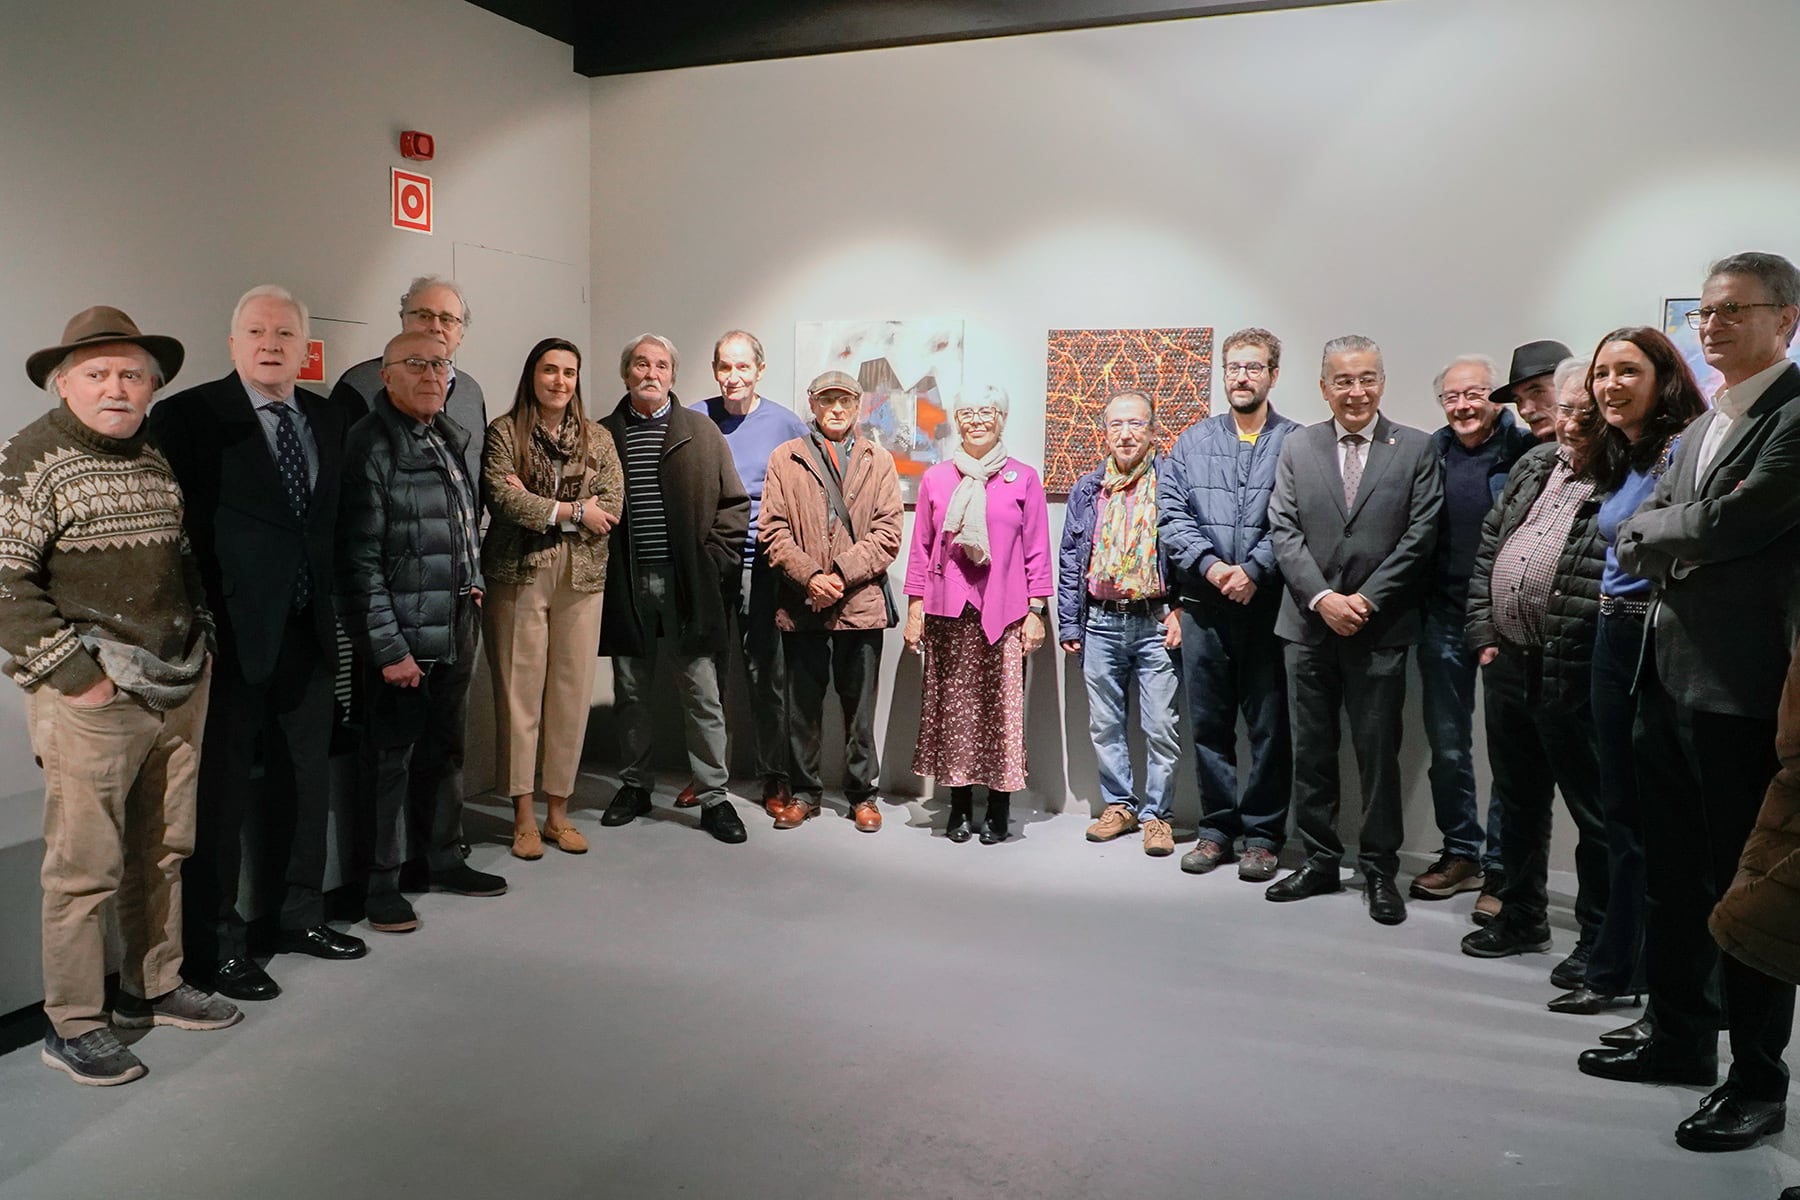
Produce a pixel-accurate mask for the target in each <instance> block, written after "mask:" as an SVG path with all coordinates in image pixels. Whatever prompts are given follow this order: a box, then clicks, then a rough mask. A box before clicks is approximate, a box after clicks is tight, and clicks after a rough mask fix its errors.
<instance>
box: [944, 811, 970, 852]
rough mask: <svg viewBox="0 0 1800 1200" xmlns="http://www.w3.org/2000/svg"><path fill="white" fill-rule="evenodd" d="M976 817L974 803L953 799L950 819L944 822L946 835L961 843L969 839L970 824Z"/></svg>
mask: <svg viewBox="0 0 1800 1200" xmlns="http://www.w3.org/2000/svg"><path fill="white" fill-rule="evenodd" d="M974 819H975V810H974V807H973V806H972V805H968V804H957V803H955V802H954V801H952V802H951V805H950V819H949V821H947V822H946V823H945V824H944V836H945V837H947V838H949V839H950V840H951V841H953V842H955V843H956V844H958V845H961V844H962V843H964V842H966V841H968V840H969V825H970V823H971V822H972V821H973V820H974Z"/></svg>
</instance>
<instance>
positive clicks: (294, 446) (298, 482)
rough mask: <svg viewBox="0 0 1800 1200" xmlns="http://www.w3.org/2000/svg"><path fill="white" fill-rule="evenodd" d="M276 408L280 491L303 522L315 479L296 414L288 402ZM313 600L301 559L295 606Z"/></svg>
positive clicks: (304, 605) (310, 574) (308, 572)
mask: <svg viewBox="0 0 1800 1200" xmlns="http://www.w3.org/2000/svg"><path fill="white" fill-rule="evenodd" d="M271 407H272V408H274V410H275V466H276V469H277V470H279V471H280V472H281V490H282V492H283V493H284V494H285V495H286V496H287V502H288V507H289V508H290V509H292V510H293V513H294V516H295V517H296V518H298V519H299V520H300V521H301V522H302V523H304V522H305V520H306V509H307V506H308V505H309V504H311V503H312V481H311V480H310V479H309V478H308V476H307V470H306V451H305V450H303V449H302V448H301V446H300V431H299V430H298V429H296V428H294V414H293V412H292V410H291V409H289V407H288V405H286V404H276V405H271ZM311 599H312V573H311V572H310V571H308V570H307V568H306V560H305V559H304V558H303V559H301V561H300V572H299V574H298V575H296V576H295V578H294V607H295V608H305V607H306V605H307V602H308V601H310V600H311Z"/></svg>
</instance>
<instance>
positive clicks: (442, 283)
mask: <svg viewBox="0 0 1800 1200" xmlns="http://www.w3.org/2000/svg"><path fill="white" fill-rule="evenodd" d="M434 287H441V288H449V289H450V290H451V291H452V292H455V293H456V302H457V303H458V304H460V305H462V323H463V328H464V329H465V330H466V329H468V328H469V326H471V325H473V324H475V314H474V313H473V312H471V311H470V310H469V298H468V297H467V296H465V295H463V290H462V284H460V283H458V282H456V280H454V279H451V278H450V277H449V276H447V275H421V276H419V277H418V278H417V279H415V280H413V281H412V282H411V283H409V284H407V285H406V294H405V295H403V296H401V297H400V316H401V319H402V320H404V319H405V317H406V310H407V309H409V308H411V307H412V302H413V300H414V299H415V298H416V297H417V296H418V294H419V293H420V292H422V291H424V290H425V289H426V288H434Z"/></svg>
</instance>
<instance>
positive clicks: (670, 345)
mask: <svg viewBox="0 0 1800 1200" xmlns="http://www.w3.org/2000/svg"><path fill="white" fill-rule="evenodd" d="M645 342H649V343H650V344H651V345H652V346H661V347H662V349H663V353H665V354H667V355H668V356H669V382H670V383H671V384H672V383H674V382H675V377H676V376H677V375H679V374H681V351H679V350H677V349H675V343H674V342H671V341H670V340H669V339H668V338H666V337H664V336H663V335H662V334H660V333H640V334H638V335H637V336H636V337H634V338H632V339H631V340H630V341H629V342H626V343H625V348H624V349H623V350H621V351H619V378H620V379H629V378H630V377H631V359H632V356H633V355H635V354H636V353H637V348H638V347H639V346H641V345H643V344H644V343H645ZM758 361H761V360H758Z"/></svg>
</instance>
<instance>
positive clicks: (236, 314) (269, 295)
mask: <svg viewBox="0 0 1800 1200" xmlns="http://www.w3.org/2000/svg"><path fill="white" fill-rule="evenodd" d="M264 299H267V300H279V301H280V302H281V303H283V304H288V305H292V306H293V309H294V311H295V312H297V313H299V314H300V340H301V341H303V342H304V341H305V340H306V338H307V335H308V334H309V333H311V332H312V325H311V318H310V316H309V314H308V313H307V311H306V305H304V304H302V303H300V301H299V299H298V298H297V297H295V295H294V293H292V292H290V291H288V290H287V289H286V288H284V287H282V286H281V285H280V284H278V283H264V284H258V285H257V286H256V287H253V288H251V289H250V290H249V291H247V292H245V293H244V294H243V295H241V296H239V297H238V302H237V306H236V307H234V308H233V309H232V310H231V329H230V330H229V332H231V333H236V332H237V329H238V318H240V317H242V316H243V315H244V309H245V308H247V307H248V306H249V304H250V302H251V301H252V300H264Z"/></svg>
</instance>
